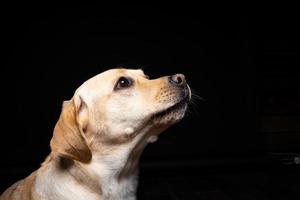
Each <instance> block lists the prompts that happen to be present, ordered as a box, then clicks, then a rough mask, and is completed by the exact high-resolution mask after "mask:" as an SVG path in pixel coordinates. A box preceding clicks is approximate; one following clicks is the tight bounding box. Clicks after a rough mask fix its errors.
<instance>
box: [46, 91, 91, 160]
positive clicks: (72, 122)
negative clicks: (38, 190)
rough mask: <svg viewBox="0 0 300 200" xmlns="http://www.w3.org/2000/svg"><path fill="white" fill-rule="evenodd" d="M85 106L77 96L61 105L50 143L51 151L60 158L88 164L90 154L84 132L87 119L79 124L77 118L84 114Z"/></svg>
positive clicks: (85, 111)
mask: <svg viewBox="0 0 300 200" xmlns="http://www.w3.org/2000/svg"><path fill="white" fill-rule="evenodd" d="M87 112H88V111H87V106H86V104H85V102H84V101H82V99H81V98H80V97H79V96H74V97H73V98H72V99H71V100H70V101H65V102H64V103H63V108H62V112H61V114H60V117H59V120H58V122H57V123H56V125H55V128H54V133H53V137H52V139H51V142H50V146H51V149H52V151H54V152H56V153H58V154H59V155H61V156H62V157H65V158H69V159H73V160H77V161H80V162H83V163H88V162H89V161H90V160H91V158H92V153H91V150H90V148H89V147H88V145H87V142H86V139H85V136H84V132H83V130H84V129H85V127H84V126H86V124H85V123H87V117H86V118H85V119H82V121H81V122H80V123H79V120H78V119H79V116H80V115H84V114H86V113H87Z"/></svg>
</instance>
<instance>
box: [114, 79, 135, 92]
mask: <svg viewBox="0 0 300 200" xmlns="http://www.w3.org/2000/svg"><path fill="white" fill-rule="evenodd" d="M132 83H133V81H132V79H131V78H127V77H121V78H119V80H118V81H117V84H116V86H115V90H118V89H123V88H128V87H130V86H131V85H132Z"/></svg>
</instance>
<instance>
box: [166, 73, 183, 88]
mask: <svg viewBox="0 0 300 200" xmlns="http://www.w3.org/2000/svg"><path fill="white" fill-rule="evenodd" d="M169 80H170V82H171V83H172V84H176V85H181V84H183V83H184V82H185V78H184V75H183V74H175V75H173V76H170V77H169Z"/></svg>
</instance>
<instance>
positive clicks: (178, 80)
mask: <svg viewBox="0 0 300 200" xmlns="http://www.w3.org/2000/svg"><path fill="white" fill-rule="evenodd" d="M176 79H177V83H178V84H180V83H182V78H181V77H180V76H177V77H176Z"/></svg>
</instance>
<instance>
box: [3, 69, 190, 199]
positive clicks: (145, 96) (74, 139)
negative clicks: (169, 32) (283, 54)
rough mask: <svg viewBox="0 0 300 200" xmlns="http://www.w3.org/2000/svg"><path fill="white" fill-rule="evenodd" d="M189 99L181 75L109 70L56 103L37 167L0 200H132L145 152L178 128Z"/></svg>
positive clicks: (183, 78) (138, 70) (187, 87)
mask: <svg viewBox="0 0 300 200" xmlns="http://www.w3.org/2000/svg"><path fill="white" fill-rule="evenodd" d="M190 99H191V90H190V87H189V86H188V84H187V82H186V80H185V77H184V75H182V74H175V75H172V76H164V77H161V78H157V79H149V77H148V76H146V75H145V74H144V72H143V71H142V70H140V69H124V68H118V69H110V70H107V71H105V72H103V73H100V74H98V75H96V76H94V77H92V78H91V79H89V80H87V81H86V82H84V83H83V84H82V85H81V86H80V87H79V88H78V89H77V90H76V91H75V93H74V96H73V97H72V98H71V100H69V101H64V102H63V106H62V111H61V114H60V117H59V119H58V122H57V123H56V125H55V128H54V132H53V137H52V139H51V141H50V147H51V153H50V154H49V155H48V157H47V158H46V159H45V161H44V162H43V163H42V165H41V167H40V168H39V169H38V170H36V171H35V172H33V173H32V174H31V175H30V176H28V177H27V178H25V179H23V180H20V181H18V182H17V183H15V184H14V185H12V186H11V187H10V188H8V189H7V190H6V191H5V192H4V193H3V194H2V196H1V197H0V199H1V200H29V199H30V200H58V199H59V200H82V199H84V200H86V199H89V200H108V199H111V200H134V199H136V189H137V184H138V179H137V178H138V177H137V176H138V162H139V158H140V156H141V153H142V151H143V149H144V148H145V146H146V145H147V144H148V143H150V142H155V141H156V140H157V138H158V135H159V134H160V133H161V132H163V131H164V130H165V129H167V128H168V127H170V126H171V125H173V124H174V123H176V122H178V121H180V120H181V119H182V118H183V117H184V115H185V112H186V110H187V107H188V102H189V101H190Z"/></svg>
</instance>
